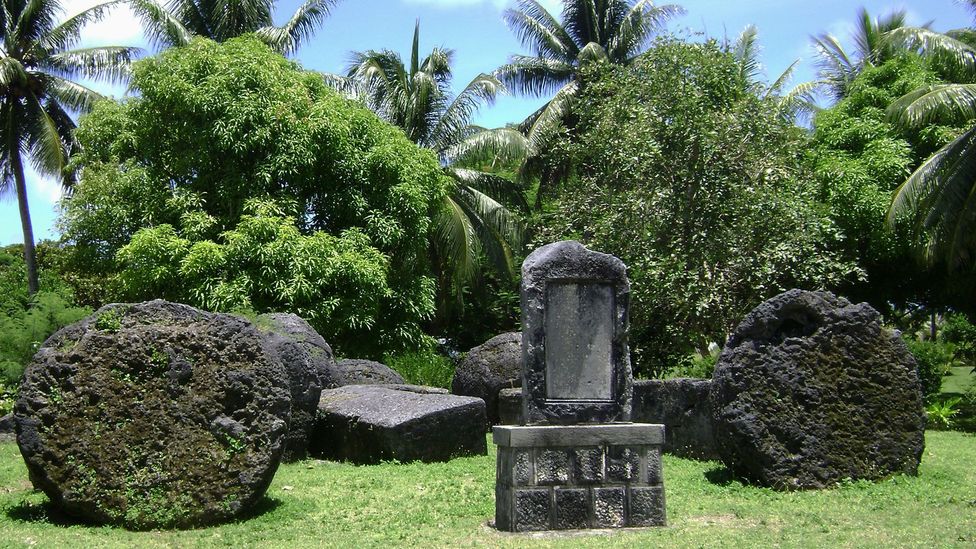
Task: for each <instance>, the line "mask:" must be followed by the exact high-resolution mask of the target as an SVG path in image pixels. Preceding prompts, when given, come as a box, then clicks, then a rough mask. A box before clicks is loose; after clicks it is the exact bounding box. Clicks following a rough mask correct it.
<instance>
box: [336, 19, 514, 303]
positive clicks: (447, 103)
mask: <svg viewBox="0 0 976 549" xmlns="http://www.w3.org/2000/svg"><path fill="white" fill-rule="evenodd" d="M453 55H454V52H452V51H451V50H447V49H443V48H434V49H433V51H431V52H430V53H429V54H428V55H427V56H425V57H423V58H421V57H420V23H419V22H418V23H417V25H416V26H415V28H414V34H413V43H412V48H411V50H410V60H409V65H407V64H405V63H404V62H403V60H402V58H401V57H400V54H398V53H397V52H394V51H391V50H381V51H375V50H369V51H365V52H354V53H353V54H352V56H351V57H352V61H351V63H350V65H349V70H348V75H347V78H346V79H335V78H333V79H332V81H333V82H338V84H339V87H340V88H342V89H345V90H346V91H347V92H351V93H352V94H353V95H355V96H358V97H362V98H363V99H364V100H365V103H366V105H367V106H368V107H369V108H370V109H372V110H373V111H374V112H376V113H377V114H379V115H380V117H382V118H383V119H384V120H386V121H388V122H390V123H391V124H394V125H396V126H398V127H400V128H401V129H402V130H403V131H404V133H406V135H407V137H408V138H409V139H410V140H411V141H413V142H414V143H417V144H418V145H420V146H422V147H425V148H428V149H430V150H432V151H434V152H435V153H436V154H437V156H438V158H439V159H440V161H441V164H442V166H443V169H444V172H445V174H447V175H448V176H449V177H450V178H451V180H452V181H453V182H454V183H453V185H451V187H450V190H449V192H448V193H447V194H446V195H445V196H444V197H443V200H442V202H441V204H440V208H439V209H438V210H437V213H436V214H435V217H434V221H433V223H434V226H433V230H432V232H431V252H432V256H433V262H434V266H435V269H436V271H437V274H438V280H439V288H440V296H441V299H440V300H439V303H440V307H439V308H440V310H441V312H442V314H441V315H440V316H441V317H444V316H445V315H446V312H447V311H446V309H447V307H448V303H447V302H448V301H449V300H450V295H451V294H452V293H453V295H454V296H455V297H456V298H457V299H459V300H461V299H462V296H463V292H464V290H463V288H464V286H466V285H468V284H471V283H472V281H473V280H474V278H475V276H476V275H477V272H478V270H479V266H480V258H481V257H487V259H488V261H489V263H490V264H491V265H492V266H493V267H494V269H495V272H496V274H497V276H498V277H500V278H501V279H502V280H503V281H509V282H510V281H512V280H513V278H514V276H515V271H516V264H515V261H516V255H517V254H518V253H519V252H521V250H520V247H521V244H522V232H523V231H522V222H521V220H520V219H519V215H518V211H519V210H521V211H523V212H524V211H525V210H527V206H526V205H525V198H524V197H523V195H522V191H521V189H520V188H519V187H518V186H517V185H515V184H514V183H513V182H512V181H511V180H510V179H506V178H504V177H501V176H499V175H496V174H493V173H489V172H485V171H481V170H479V169H476V167H471V166H470V165H471V164H475V165H478V164H483V163H489V164H492V163H496V162H501V163H511V162H519V161H521V160H522V159H524V158H525V156H526V155H527V154H528V143H527V142H526V140H525V138H524V137H523V136H522V135H521V134H519V133H518V132H517V131H515V130H513V129H509V128H498V129H486V128H482V127H478V126H475V125H473V124H472V123H471V118H472V116H474V114H475V113H476V112H477V110H478V108H479V107H481V106H482V105H484V104H490V103H492V102H493V101H494V100H495V97H496V96H497V95H498V94H500V93H503V92H504V87H503V86H502V83H501V82H499V81H498V79H497V78H495V77H494V76H491V75H488V74H479V75H478V76H476V77H475V78H474V79H473V80H472V81H471V82H469V83H468V85H467V86H465V87H464V89H462V90H461V91H460V92H459V93H458V94H457V95H454V94H453V93H452V92H451V82H452V76H453V75H452V73H451V62H452V59H453ZM464 166H467V167H464ZM513 210H514V211H513Z"/></svg>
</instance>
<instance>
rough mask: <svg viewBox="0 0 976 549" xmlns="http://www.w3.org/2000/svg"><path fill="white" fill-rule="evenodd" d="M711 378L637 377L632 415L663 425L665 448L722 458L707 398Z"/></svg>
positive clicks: (678, 453)
mask: <svg viewBox="0 0 976 549" xmlns="http://www.w3.org/2000/svg"><path fill="white" fill-rule="evenodd" d="M711 388H712V380H711V379H688V378H682V379H641V380H636V381H634V407H633V413H632V417H633V419H634V421H637V422H641V423H658V424H661V425H664V431H665V440H664V451H665V452H667V453H669V454H674V455H676V456H681V457H686V458H692V459H719V454H718V448H717V447H716V446H715V434H714V431H713V429H712V407H711V404H710V403H709V400H708V395H709V392H710V391H711Z"/></svg>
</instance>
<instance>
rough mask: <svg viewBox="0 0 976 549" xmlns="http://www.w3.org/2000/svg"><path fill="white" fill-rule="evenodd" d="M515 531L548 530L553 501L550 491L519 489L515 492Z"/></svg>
mask: <svg viewBox="0 0 976 549" xmlns="http://www.w3.org/2000/svg"><path fill="white" fill-rule="evenodd" d="M514 511H515V517H514V523H515V530H516V531H518V532H525V531H528V530H548V529H549V515H550V512H551V511H552V501H551V498H550V496H549V490H548V489H519V490H516V491H515V508H514Z"/></svg>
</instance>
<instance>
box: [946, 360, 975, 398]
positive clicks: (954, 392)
mask: <svg viewBox="0 0 976 549" xmlns="http://www.w3.org/2000/svg"><path fill="white" fill-rule="evenodd" d="M951 370H952V373H951V374H949V375H948V376H946V377H944V378H942V394H943V395H949V396H962V395H964V394H966V390H967V389H969V387H971V386H972V385H973V384H976V375H973V374H972V371H973V367H972V366H953V367H952V368H951Z"/></svg>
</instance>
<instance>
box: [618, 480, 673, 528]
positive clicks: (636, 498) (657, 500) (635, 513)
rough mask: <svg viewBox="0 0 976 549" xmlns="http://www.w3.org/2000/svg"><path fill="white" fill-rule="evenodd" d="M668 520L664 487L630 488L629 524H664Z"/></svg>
mask: <svg viewBox="0 0 976 549" xmlns="http://www.w3.org/2000/svg"><path fill="white" fill-rule="evenodd" d="M666 522H667V513H666V511H665V505H664V488H663V487H660V486H654V487H633V488H631V489H630V514H629V515H628V520H627V526H664V525H665V524H666Z"/></svg>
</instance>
